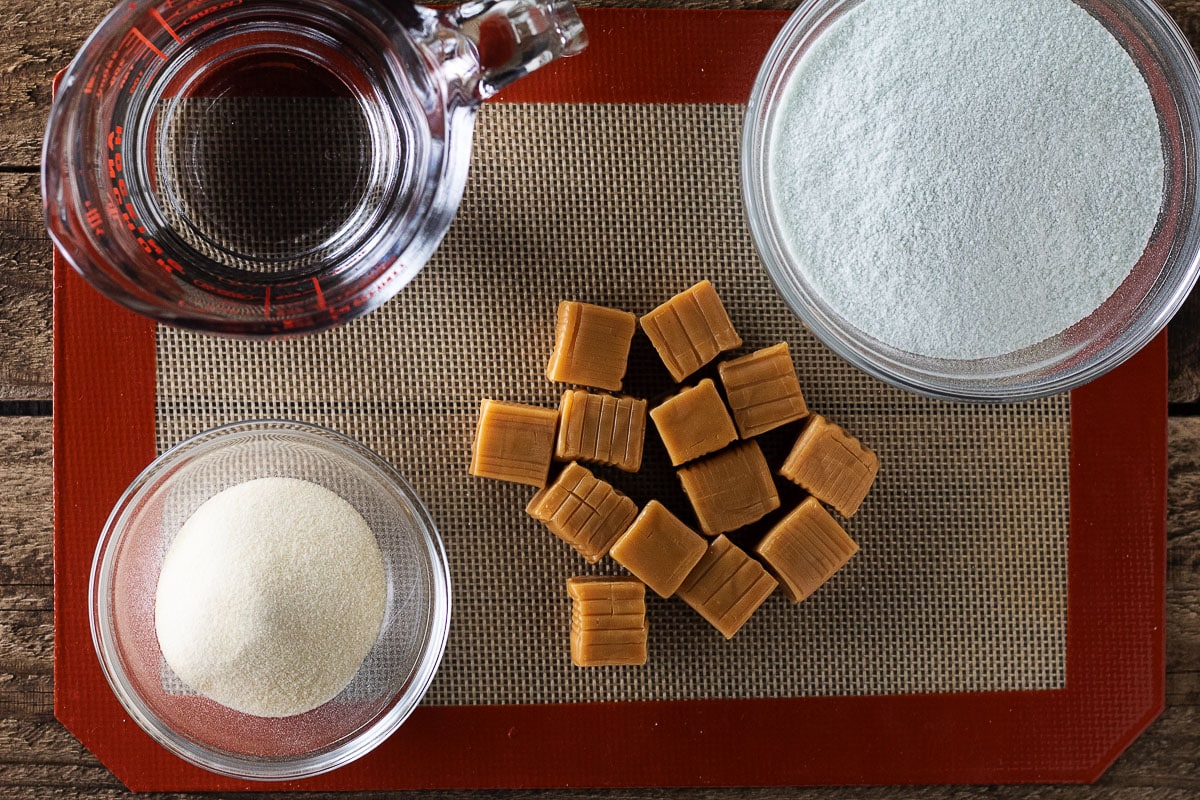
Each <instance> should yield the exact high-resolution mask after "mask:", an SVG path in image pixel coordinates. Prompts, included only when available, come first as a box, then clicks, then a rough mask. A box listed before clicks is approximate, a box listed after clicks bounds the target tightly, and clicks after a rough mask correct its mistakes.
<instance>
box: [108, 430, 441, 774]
mask: <svg viewBox="0 0 1200 800" xmlns="http://www.w3.org/2000/svg"><path fill="white" fill-rule="evenodd" d="M267 476H277V477H289V478H299V479H302V480H306V481H310V482H312V483H316V484H319V485H321V486H324V487H326V488H327V489H330V490H331V491H333V492H334V493H336V494H338V495H340V496H341V497H342V498H343V499H345V500H346V501H347V502H349V503H350V504H351V505H352V506H354V507H355V509H356V510H357V511H358V512H359V513H360V514H361V515H362V516H363V518H364V519H365V520H366V522H367V524H368V525H369V526H370V528H371V530H372V532H373V533H374V534H375V537H376V539H377V540H378V543H379V549H380V552H381V553H382V556H383V564H384V572H385V575H386V580H387V590H388V591H387V604H386V608H385V611H384V618H383V624H382V626H381V629H380V632H379V635H378V637H377V638H376V640H375V643H374V645H373V646H372V648H371V650H370V652H369V653H368V654H367V656H366V659H365V660H364V661H363V664H362V666H361V667H359V670H358V673H357V674H356V675H355V676H354V678H353V679H352V680H351V681H350V683H349V685H348V686H346V688H345V689H344V690H342V692H341V693H340V694H339V695H338V696H337V697H335V698H334V699H332V700H330V701H329V702H327V703H325V704H324V705H321V706H319V707H317V708H315V709H313V710H311V711H308V712H306V713H303V714H298V715H294V716H290V717H277V718H269V717H257V716H252V715H249V714H244V713H241V712H238V711H234V710H233V709H230V708H227V707H225V706H222V705H220V704H218V703H216V702H214V701H212V700H209V699H208V698H206V697H203V696H201V695H199V694H197V693H195V692H193V691H191V690H189V689H188V688H187V687H186V686H185V685H184V684H183V683H182V682H180V681H179V679H178V678H177V677H175V676H174V675H173V673H172V672H171V670H170V669H169V667H168V666H167V665H166V663H165V661H164V659H163V657H162V653H161V651H160V649H159V645H158V639H157V636H156V635H155V631H154V605H155V593H156V589H157V585H158V575H159V571H160V568H161V566H162V561H163V556H164V555H165V553H166V550H167V546H168V545H169V543H170V542H171V540H172V538H173V537H174V536H175V534H176V533H177V532H178V531H179V528H180V527H181V526H182V524H183V523H184V522H185V521H186V520H187V519H188V518H189V517H190V516H191V515H192V513H193V512H194V511H195V510H196V508H197V507H198V506H199V505H200V504H201V503H203V502H205V501H206V500H208V499H209V498H210V497H212V496H213V495H215V494H217V493H218V492H221V491H223V490H224V489H227V488H229V487H230V486H233V485H236V484H239V483H242V482H244V481H248V480H252V479H255V478H262V477H267ZM88 603H89V605H88V611H89V615H90V619H91V627H92V639H93V642H94V644H95V647H96V653H97V655H98V657H99V659H100V665H101V667H102V668H103V671H104V674H105V677H106V678H107V679H108V682H109V685H110V686H111V687H112V690H113V692H114V693H115V694H116V696H117V699H118V700H120V702H121V704H122V705H123V706H124V707H125V710H126V711H127V712H128V713H129V715H130V716H131V717H132V718H133V719H134V721H136V722H137V723H138V725H140V726H141V727H142V728H143V729H144V730H145V731H146V732H147V733H148V734H150V736H151V737H153V738H154V739H155V740H156V741H157V742H158V743H159V744H161V745H162V746H163V747H165V748H166V749H167V750H169V751H171V752H172V753H174V754H176V755H178V756H180V757H181V758H183V759H185V760H187V761H189V762H191V763H193V764H196V765H197V766H200V767H203V768H204V769H207V770H211V771H212V772H216V773H219V774H222V775H229V776H233V777H237V778H245V779H251V780H287V779H295V778H303V777H308V776H312V775H318V774H320V773H322V772H327V771H329V770H332V769H335V768H337V767H340V766H342V765H344V764H347V763H349V762H351V761H353V760H354V759H356V758H358V757H360V756H362V755H363V754H365V753H367V752H368V751H370V750H371V749H372V748H374V747H375V746H376V745H378V744H379V743H380V742H382V741H383V740H384V739H386V738H387V737H388V736H389V735H390V734H391V733H392V732H393V731H395V730H396V729H397V728H398V727H399V726H400V724H401V723H403V722H404V720H405V719H406V718H407V717H408V715H409V714H410V713H411V712H412V710H413V709H414V708H415V707H416V706H417V704H418V703H419V702H420V700H421V697H422V696H423V695H424V694H425V691H426V689H427V688H428V687H429V684H430V682H431V681H432V680H433V676H434V673H435V672H436V671H437V667H438V664H439V662H440V661H441V657H442V651H443V650H444V649H445V645H446V634H447V631H448V628H449V622H450V577H449V572H448V569H447V566H446V557H445V554H444V552H443V547H442V541H441V538H440V537H439V535H438V532H437V530H436V529H435V527H434V525H433V522H432V520H431V519H430V517H429V514H428V512H427V511H426V510H425V508H424V506H422V504H421V501H420V499H419V498H418V497H417V495H416V494H415V493H414V492H413V490H412V488H411V487H410V486H409V485H408V484H407V483H406V482H405V481H404V479H403V478H402V477H401V476H400V475H399V474H398V473H397V472H396V471H395V470H394V469H393V468H392V467H391V466H390V465H389V464H387V462H385V461H384V460H383V459H381V458H380V457H379V456H377V455H375V454H374V453H372V452H370V451H369V450H367V449H366V448H365V447H363V446H362V445H360V444H358V443H356V442H354V441H352V440H350V439H347V438H346V437H345V436H342V435H341V434H338V433H335V432H333V431H330V430H326V429H324V428H319V427H316V426H313V425H307V424H303V423H299V422H284V421H256V422H244V423H237V424H233V425H227V426H224V427H220V428H215V429H213V430H210V431H207V432H205V433H201V434H199V435H198V436H195V437H194V438H191V439H188V440H187V441H185V442H183V443H182V444H180V445H178V446H176V447H174V448H172V449H171V450H168V451H167V452H166V453H163V454H162V455H161V456H159V457H158V458H157V459H156V460H155V461H154V462H153V463H152V464H151V465H150V466H149V467H147V468H146V469H145V470H144V471H143V472H142V474H141V475H139V476H138V477H137V479H136V480H134V482H133V483H132V484H131V485H130V487H129V488H128V489H127V490H126V491H125V494H124V495H123V496H122V497H121V499H120V500H119V501H118V502H117V504H116V507H115V508H114V509H113V511H112V514H111V515H110V516H109V518H108V522H107V524H106V525H105V528H104V531H103V533H102V534H101V536H100V542H99V544H98V545H97V548H96V555H95V559H94V561H93V562H92V573H91V585H90V590H89V595H88Z"/></svg>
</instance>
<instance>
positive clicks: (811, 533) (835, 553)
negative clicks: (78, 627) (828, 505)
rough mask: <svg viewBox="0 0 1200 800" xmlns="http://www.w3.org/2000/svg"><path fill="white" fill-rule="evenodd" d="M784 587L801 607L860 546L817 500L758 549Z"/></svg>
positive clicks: (772, 532) (800, 507)
mask: <svg viewBox="0 0 1200 800" xmlns="http://www.w3.org/2000/svg"><path fill="white" fill-rule="evenodd" d="M754 552H756V553H758V554H759V555H760V556H762V557H763V559H764V560H765V561H766V562H767V569H768V570H770V572H771V574H772V575H774V576H775V578H776V580H778V581H779V585H780V586H782V587H783V593H784V594H785V595H787V598H788V600H791V601H792V602H793V603H799V602H800V601H801V600H803V599H804V598H806V597H808V596H809V595H810V594H812V593H813V592H815V591H816V590H817V589H818V588H819V587H820V586H821V584H823V583H825V581H827V580H829V579H830V578H831V577H833V574H834V573H835V572H837V571H838V570H839V569H841V568H842V567H844V566H845V565H846V562H847V561H849V560H850V557H851V556H853V555H854V554H855V553H857V552H858V545H857V544H856V543H855V541H854V540H853V539H851V538H850V536H849V535H848V534H847V533H846V531H845V530H843V529H842V526H841V525H839V524H838V523H837V520H835V519H834V518H833V515H831V514H830V513H829V512H828V511H826V510H825V507H824V506H822V505H821V503H820V501H818V500H817V499H816V498H815V497H808V498H805V500H804V502H803V503H801V504H800V505H798V506H796V508H794V509H793V510H792V511H791V512H789V513H788V515H787V516H786V517H784V518H783V519H781V520H780V521H779V522H778V523H776V524H775V526H774V527H772V528H771V530H770V531H768V532H767V535H766V536H764V537H763V538H762V541H760V542H759V543H758V545H757V546H756V547H755V548H754Z"/></svg>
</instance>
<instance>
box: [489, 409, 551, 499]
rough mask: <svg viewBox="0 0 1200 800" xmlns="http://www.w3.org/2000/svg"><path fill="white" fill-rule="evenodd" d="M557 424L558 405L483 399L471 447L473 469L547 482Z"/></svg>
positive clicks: (508, 478) (503, 477)
mask: <svg viewBox="0 0 1200 800" xmlns="http://www.w3.org/2000/svg"><path fill="white" fill-rule="evenodd" d="M557 426H558V411H557V410H555V409H550V408H538V407H536V406H527V405H522V404H521V403H501V402H498V401H496V400H484V401H483V404H482V405H481V406H480V408H479V425H478V427H477V428H476V429H475V443H474V446H473V447H472V448H471V466H470V470H469V471H470V473H471V474H472V475H477V476H479V477H481V478H497V479H499V480H502V481H513V482H515V483H527V484H529V485H531V486H538V487H542V486H545V485H546V478H547V477H548V475H549V473H550V460H551V458H552V457H553V455H554V432H555V429H556V427H557Z"/></svg>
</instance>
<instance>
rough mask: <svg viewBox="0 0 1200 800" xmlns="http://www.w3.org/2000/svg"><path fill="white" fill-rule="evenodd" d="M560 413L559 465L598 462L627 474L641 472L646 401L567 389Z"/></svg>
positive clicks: (557, 456) (555, 454)
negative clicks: (562, 463)
mask: <svg viewBox="0 0 1200 800" xmlns="http://www.w3.org/2000/svg"><path fill="white" fill-rule="evenodd" d="M558 413H559V418H560V420H561V424H560V425H559V426H558V445H557V447H556V448H555V450H554V457H555V458H557V459H558V460H559V461H595V462H597V463H600V464H607V465H608V466H610V467H616V468H617V469H622V470H625V471H626V472H637V471H638V470H639V469H641V466H642V446H643V444H644V443H645V441H646V401H645V400H640V399H638V398H636V397H613V396H612V395H608V394H596V393H594V392H588V391H584V390H583V389H568V390H567V391H565V392H563V396H562V402H561V403H559V406H558Z"/></svg>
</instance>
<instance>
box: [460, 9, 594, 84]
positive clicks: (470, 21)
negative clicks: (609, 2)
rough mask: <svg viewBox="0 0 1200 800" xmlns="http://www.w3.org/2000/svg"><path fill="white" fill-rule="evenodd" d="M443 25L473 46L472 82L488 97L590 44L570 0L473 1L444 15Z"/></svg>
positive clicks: (580, 50) (578, 51)
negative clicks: (476, 65)
mask: <svg viewBox="0 0 1200 800" xmlns="http://www.w3.org/2000/svg"><path fill="white" fill-rule="evenodd" d="M441 21H442V24H443V25H444V26H446V27H448V28H450V29H452V30H453V31H454V32H455V33H457V34H458V35H459V36H462V37H465V38H466V39H468V40H470V42H471V43H472V44H473V46H474V48H473V49H474V50H475V53H476V57H477V58H478V62H479V69H478V73H477V74H476V75H470V76H464V77H468V78H473V79H474V80H473V81H464V83H469V82H471V83H473V85H471V86H465V87H464V88H467V89H468V91H469V92H470V93H471V94H472V95H473V96H474V97H476V98H477V99H479V100H486V99H487V98H489V97H491V96H492V95H494V94H495V93H496V92H498V91H500V90H501V89H503V88H504V87H505V86H507V85H508V84H510V83H512V82H513V81H515V80H517V79H518V78H522V77H524V76H525V75H528V74H529V73H531V72H533V71H534V70H535V69H537V68H538V67H542V66H545V65H546V64H548V63H550V62H551V61H553V60H554V59H556V58H560V57H564V56H573V55H576V54H577V53H580V52H582V51H583V49H584V48H585V47H587V31H585V30H584V28H583V22H582V21H580V19H579V14H578V13H576V11H575V6H574V5H572V3H571V2H570V0H473V2H470V3H466V4H464V5H461V6H458V7H457V8H452V9H450V10H448V11H445V12H443V13H442V14H441Z"/></svg>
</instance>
